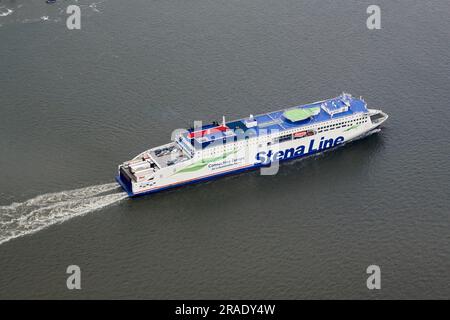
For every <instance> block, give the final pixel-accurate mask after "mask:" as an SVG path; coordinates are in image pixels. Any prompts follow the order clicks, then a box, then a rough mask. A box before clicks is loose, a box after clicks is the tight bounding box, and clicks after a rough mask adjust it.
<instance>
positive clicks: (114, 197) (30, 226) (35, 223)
mask: <svg viewBox="0 0 450 320" xmlns="http://www.w3.org/2000/svg"><path fill="white" fill-rule="evenodd" d="M113 191H114V192H113ZM108 192H113V193H109V194H105V193H108ZM125 198H127V194H126V193H125V192H122V191H121V190H120V189H119V187H118V186H117V184H116V183H107V184H102V185H97V186H89V187H85V188H80V189H75V190H68V191H61V192H55V193H47V194H43V195H39V196H37V197H35V198H32V199H29V200H26V201H24V202H20V203H12V204H10V205H8V206H0V244H2V243H4V242H6V241H9V240H11V239H14V238H17V237H20V236H24V235H26V234H30V233H34V232H36V231H39V230H42V229H43V228H46V227H48V226H50V225H53V224H55V223H60V222H63V221H65V220H67V219H70V218H73V217H75V216H80V215H83V214H86V213H89V212H92V211H95V210H98V209H100V208H104V207H106V206H109V205H111V204H113V203H116V202H118V201H120V200H122V199H125Z"/></svg>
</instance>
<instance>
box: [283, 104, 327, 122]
mask: <svg viewBox="0 0 450 320" xmlns="http://www.w3.org/2000/svg"><path fill="white" fill-rule="evenodd" d="M319 112H320V107H312V108H298V109H291V110H286V111H285V112H284V113H283V116H284V117H285V118H286V119H288V120H289V121H292V122H297V121H301V120H305V119H308V118H310V117H312V116H315V115H317V114H318V113H319Z"/></svg>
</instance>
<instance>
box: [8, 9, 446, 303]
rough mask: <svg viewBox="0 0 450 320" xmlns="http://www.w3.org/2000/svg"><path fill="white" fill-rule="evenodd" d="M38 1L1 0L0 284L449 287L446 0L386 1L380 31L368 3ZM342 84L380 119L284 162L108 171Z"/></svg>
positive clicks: (93, 294)
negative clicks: (180, 171) (146, 184)
mask: <svg viewBox="0 0 450 320" xmlns="http://www.w3.org/2000/svg"><path fill="white" fill-rule="evenodd" d="M44 2H45V1H44V0H42V1H37V0H33V1H29V0H28V1H25V0H23V1H21V0H16V1H12V0H11V1H5V0H0V14H1V15H2V16H0V25H1V26H0V94H1V100H0V101H1V102H0V169H1V171H0V181H1V182H0V205H2V206H3V207H1V208H0V213H1V215H2V216H1V217H0V223H1V226H0V239H3V240H5V239H10V238H11V239H10V240H9V241H5V242H3V243H2V244H0V298H158V299H160V298H193V299H195V298H224V299H229V298H234V299H239V298H247V299H249V298H264V299H269V298H278V299H280V298H286V299H296V298H370V299H372V298H376V299H383V298H412V299H417V298H447V299H448V298H449V297H450V287H449V285H448V284H449V283H450V274H449V270H450V233H449V226H450V215H449V206H450V201H449V195H448V194H449V180H450V161H449V156H450V148H449V143H448V139H449V133H450V132H449V131H450V130H449V126H448V123H449V120H450V119H449V118H450V117H449V116H450V108H449V106H448V103H449V101H450V80H449V79H450V50H449V40H450V20H449V19H448V17H449V14H450V4H449V3H448V1H442V0H439V1H409V0H408V1H407V0H402V1H395V2H392V1H378V2H377V4H378V5H380V7H381V25H382V29H381V30H368V29H367V28H366V19H367V16H368V15H367V14H366V8H367V7H368V6H369V5H370V4H372V2H371V1H344V0H342V1H331V0H330V1H320V2H319V1H294V0H277V1H267V0H240V1H237V0H231V1H200V0H193V1H182V0H176V1H173V0H166V1H147V0H135V1H119V0H106V1H103V2H101V1H99V2H98V3H97V4H95V5H94V4H93V2H92V1H91V2H89V1H84V2H81V1H80V3H81V4H82V5H83V6H82V17H81V19H82V20H81V21H82V22H81V26H82V27H81V30H73V31H70V30H68V29H67V28H66V26H65V19H66V16H67V15H66V14H65V7H66V6H67V5H68V4H71V3H73V2H71V1H59V2H58V3H57V4H55V5H52V6H50V5H46V4H45V3H44ZM8 8H10V9H11V10H13V12H11V13H9V11H8V10H7V9H8ZM6 13H7V14H6ZM47 16H48V20H44V19H47V18H41V17H47ZM342 91H347V92H350V93H353V94H354V95H357V96H359V95H362V96H363V97H364V98H365V99H366V101H367V102H368V105H369V107H372V108H376V109H378V108H379V109H382V110H383V111H385V112H387V113H388V114H389V115H390V118H389V120H388V122H387V123H386V124H385V126H384V128H383V130H382V131H381V132H380V133H378V134H376V135H372V136H370V137H368V138H366V139H364V140H360V141H357V142H354V143H351V144H349V145H347V146H345V147H344V148H340V149H338V150H336V151H335V152H328V153H325V154H323V155H321V156H318V157H314V158H308V159H305V160H300V161H294V162H291V163H287V164H283V165H282V167H281V169H280V171H279V173H278V174H277V175H275V176H261V175H259V172H258V171H254V172H251V173H246V174H241V175H236V176H232V177H227V178H223V179H220V180H217V181H212V182H208V183H205V184H199V185H193V186H189V187H186V188H183V189H179V190H174V191H169V192H163V193H160V194H156V195H153V196H148V197H143V198H139V199H136V200H127V199H122V198H123V197H122V195H121V193H120V191H119V190H118V189H116V188H115V187H114V186H113V185H110V183H112V182H113V176H114V174H115V171H116V165H117V164H118V163H120V162H122V161H124V160H127V159H129V158H130V157H132V156H134V155H135V154H137V153H139V152H140V151H142V150H144V149H146V148H148V147H151V146H155V145H159V144H163V143H166V142H168V140H169V138H170V133H171V132H172V130H173V129H175V128H181V127H188V126H191V125H192V121H194V120H204V121H212V120H216V119H220V118H221V117H222V115H223V114H225V115H227V116H228V117H230V118H239V117H243V116H246V115H248V114H249V113H253V114H258V113H262V112H266V111H270V110H274V109H280V108H282V107H285V106H292V105H296V104H301V103H308V102H312V101H317V100H320V99H323V98H329V97H333V96H336V95H338V94H340V93H341V92H342ZM86 187H89V188H86ZM72 189H81V190H80V191H78V193H74V192H65V193H59V194H56V195H47V194H48V193H55V192H61V191H64V190H72ZM99 191H107V194H109V196H101V195H100V196H98V197H97V196H96V195H97V194H96V192H99ZM39 195H44V196H41V197H40V198H37V199H35V197H37V196H39ZM28 199H34V200H31V201H28V202H25V201H27V200H28ZM12 203H18V204H15V205H12ZM96 208H98V210H94V209H96ZM53 222H58V223H54V224H52V223H53ZM47 225H50V226H49V227H47V228H44V229H42V230H40V231H37V232H31V231H34V228H36V226H38V227H39V228H40V227H43V226H47ZM39 228H38V229H39ZM22 233H23V234H26V235H24V236H20V237H16V236H17V235H20V234H22ZM71 264H76V265H79V266H80V268H81V270H82V290H80V291H69V290H68V289H67V288H66V277H67V274H66V273H65V271H66V268H67V266H68V265H71ZM371 264H376V265H379V266H380V267H381V272H382V280H381V281H382V289H381V290H379V291H369V290H368V289H367V288H366V278H367V276H368V275H367V274H366V273H365V270H366V268H367V266H369V265H371Z"/></svg>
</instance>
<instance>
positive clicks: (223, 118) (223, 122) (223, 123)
mask: <svg viewBox="0 0 450 320" xmlns="http://www.w3.org/2000/svg"><path fill="white" fill-rule="evenodd" d="M225 124H226V122H225V116H222V125H223V126H225Z"/></svg>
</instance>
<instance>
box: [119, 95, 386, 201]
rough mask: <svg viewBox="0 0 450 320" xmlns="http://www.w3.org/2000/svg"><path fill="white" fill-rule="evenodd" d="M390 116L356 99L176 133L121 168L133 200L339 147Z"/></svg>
mask: <svg viewBox="0 0 450 320" xmlns="http://www.w3.org/2000/svg"><path fill="white" fill-rule="evenodd" d="M387 118H388V116H387V114H385V113H384V112H382V111H381V110H376V109H368V108H367V105H366V102H365V101H364V100H363V99H362V98H359V99H356V98H354V97H352V96H351V95H350V94H346V93H343V94H342V95H340V96H338V97H336V98H333V99H328V100H323V101H318V102H314V103H312V104H308V105H301V106H295V107H290V108H287V109H283V110H279V111H273V112H269V113H265V114H260V115H256V116H253V115H249V116H248V117H246V118H242V119H238V120H233V121H229V122H226V121H225V117H224V118H223V119H222V121H221V123H218V122H213V123H211V124H208V125H201V126H194V127H193V128H190V129H188V130H183V131H179V132H176V133H174V134H173V135H172V136H173V141H172V142H170V143H168V144H166V145H162V146H158V147H155V148H151V149H149V150H146V151H144V152H142V153H141V154H139V155H137V156H136V157H134V158H133V159H132V160H129V161H126V162H124V163H123V164H121V165H119V172H118V175H117V177H116V180H117V181H118V182H119V184H120V185H121V186H122V187H123V188H124V189H125V191H126V192H127V193H128V194H129V196H137V195H142V194H146V193H152V192H157V191H161V190H164V189H168V188H173V187H177V186H181V185H185V184H189V183H193V182H199V181H204V180H207V179H212V178H217V177H219V176H223V175H226V174H230V173H235V172H240V171H243V170H249V169H252V168H257V167H261V166H270V165H273V163H274V162H276V161H284V160H288V159H293V158H298V157H302V156H306V155H311V154H314V153H317V152H322V151H324V150H327V149H331V148H334V147H337V146H338V145H341V144H343V143H344V142H348V141H351V140H353V139H356V138H359V137H361V136H363V135H365V134H367V133H368V132H370V131H372V130H374V129H375V128H377V127H379V126H380V125H381V124H382V123H383V122H384V121H386V119H387Z"/></svg>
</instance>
